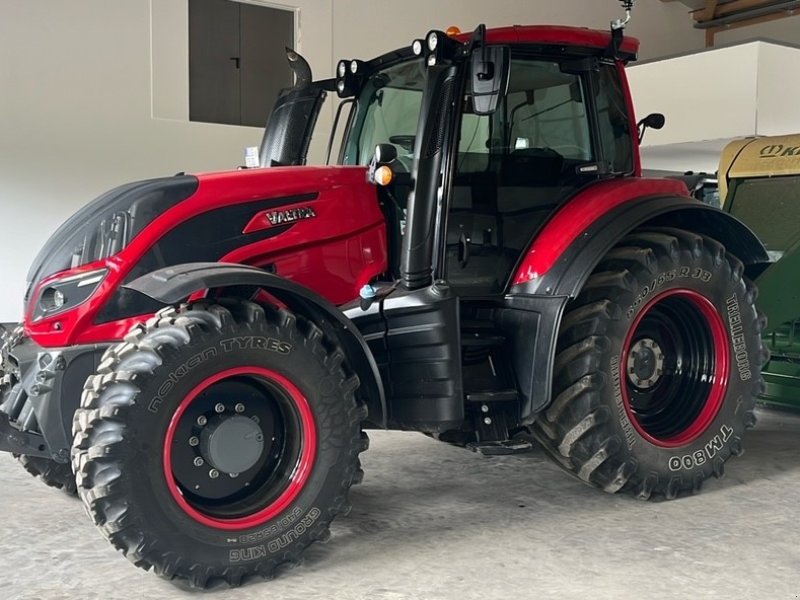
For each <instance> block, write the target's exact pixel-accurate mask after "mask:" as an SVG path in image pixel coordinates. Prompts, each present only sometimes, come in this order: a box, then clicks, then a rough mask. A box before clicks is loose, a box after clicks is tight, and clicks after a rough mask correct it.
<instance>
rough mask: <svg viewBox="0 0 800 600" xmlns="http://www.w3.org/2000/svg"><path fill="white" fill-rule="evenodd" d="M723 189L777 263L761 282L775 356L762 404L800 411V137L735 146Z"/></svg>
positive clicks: (726, 155) (728, 204)
mask: <svg viewBox="0 0 800 600" xmlns="http://www.w3.org/2000/svg"><path fill="white" fill-rule="evenodd" d="M719 186H720V198H723V199H724V203H723V209H724V210H725V211H727V212H729V213H731V214H732V215H734V216H735V217H737V218H739V219H740V220H742V221H743V222H744V223H746V224H747V225H749V226H750V228H752V229H753V231H755V233H756V234H757V235H758V236H759V238H761V241H762V242H763V243H764V245H765V246H766V247H767V250H768V251H769V254H770V258H771V259H772V261H773V262H772V264H771V265H770V266H769V267H768V268H767V269H765V270H764V272H763V273H762V274H761V275H760V277H759V278H758V279H757V281H756V283H757V284H758V288H759V297H758V306H759V308H760V310H761V311H762V312H763V313H764V314H765V315H766V316H767V319H768V322H769V323H768V326H767V328H766V329H765V333H764V340H765V342H766V346H767V348H768V349H769V351H770V355H771V358H770V360H769V362H768V363H767V364H766V365H765V366H764V381H765V382H766V390H765V392H764V394H763V396H762V400H763V401H764V403H765V404H767V405H769V406H774V407H780V408H791V409H794V410H800V134H798V135H791V136H781V137H758V138H749V139H745V140H738V141H735V142H732V143H731V144H729V145H728V146H727V147H726V148H725V150H724V151H723V154H722V158H721V161H720V170H719Z"/></svg>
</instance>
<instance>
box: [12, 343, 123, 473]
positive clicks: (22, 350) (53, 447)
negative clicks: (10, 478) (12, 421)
mask: <svg viewBox="0 0 800 600" xmlns="http://www.w3.org/2000/svg"><path fill="white" fill-rule="evenodd" d="M108 346H109V345H108V344H99V345H92V346H70V347H67V348H40V347H39V346H37V345H36V344H34V343H33V341H32V340H30V339H29V338H24V339H23V340H22V342H21V343H20V344H19V345H18V346H16V347H15V348H14V350H13V351H12V355H13V357H14V359H15V361H16V362H17V364H18V365H19V368H20V373H21V384H22V388H23V391H22V393H24V394H25V395H26V397H27V402H29V403H30V405H31V406H32V407H33V413H34V414H35V417H36V427H37V428H38V431H39V432H41V434H42V435H43V436H44V440H45V443H46V444H47V447H48V450H49V452H50V454H51V457H52V458H53V459H54V460H57V461H59V462H67V461H68V460H69V448H70V446H71V444H72V417H73V415H74V414H75V411H76V410H77V409H78V406H79V404H80V399H81V392H82V390H83V385H84V384H85V383H86V379H87V378H88V377H89V375H91V374H92V373H94V372H95V370H96V369H97V366H98V364H99V363H100V358H101V357H102V355H103V352H105V350H106V348H108Z"/></svg>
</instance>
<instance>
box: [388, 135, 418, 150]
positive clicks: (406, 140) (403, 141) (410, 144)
mask: <svg viewBox="0 0 800 600" xmlns="http://www.w3.org/2000/svg"><path fill="white" fill-rule="evenodd" d="M389 141H390V142H392V143H393V144H394V145H395V146H400V147H401V148H402V149H403V150H405V151H406V152H413V151H414V142H416V141H417V136H415V135H393V136H390V137H389Z"/></svg>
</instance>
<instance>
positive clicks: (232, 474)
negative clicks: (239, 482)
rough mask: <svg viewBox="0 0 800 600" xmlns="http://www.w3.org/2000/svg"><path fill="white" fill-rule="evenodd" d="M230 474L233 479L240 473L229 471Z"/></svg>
mask: <svg viewBox="0 0 800 600" xmlns="http://www.w3.org/2000/svg"><path fill="white" fill-rule="evenodd" d="M228 475H230V476H231V479H236V478H237V477H238V476H239V474H238V473H228Z"/></svg>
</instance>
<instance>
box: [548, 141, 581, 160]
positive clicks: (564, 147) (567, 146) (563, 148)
mask: <svg viewBox="0 0 800 600" xmlns="http://www.w3.org/2000/svg"><path fill="white" fill-rule="evenodd" d="M547 147H548V148H549V149H550V150H555V151H556V152H558V153H559V154H560V155H561V156H567V154H566V153H565V152H569V151H570V150H574V151H577V154H575V155H573V158H580V159H581V160H583V158H584V156H585V155H586V148H582V147H581V146H577V145H575V144H564V145H562V146H547Z"/></svg>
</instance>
